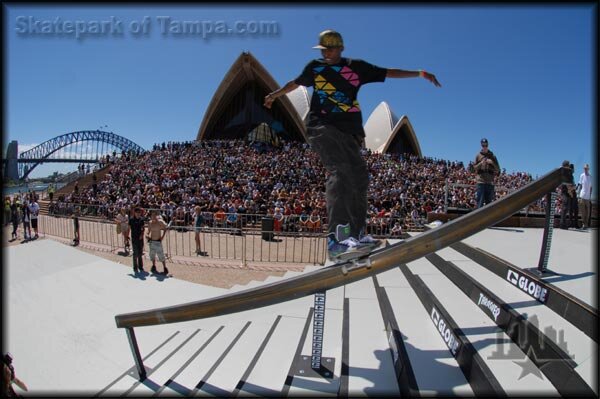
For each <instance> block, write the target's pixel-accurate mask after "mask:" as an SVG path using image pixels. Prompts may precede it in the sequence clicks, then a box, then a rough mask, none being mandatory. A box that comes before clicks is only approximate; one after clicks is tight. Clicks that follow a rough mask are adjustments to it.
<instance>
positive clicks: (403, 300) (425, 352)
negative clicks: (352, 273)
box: [378, 269, 473, 396]
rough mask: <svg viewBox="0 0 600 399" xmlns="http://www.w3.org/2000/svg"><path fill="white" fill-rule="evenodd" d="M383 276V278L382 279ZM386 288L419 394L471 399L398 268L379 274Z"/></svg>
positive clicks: (464, 383) (467, 383)
mask: <svg viewBox="0 0 600 399" xmlns="http://www.w3.org/2000/svg"><path fill="white" fill-rule="evenodd" d="M384 274H385V276H384ZM381 276H382V278H379V277H378V282H380V285H381V286H382V287H383V288H384V289H385V292H386V294H387V296H388V298H389V302H390V304H391V306H392V310H393V313H394V318H395V320H396V323H397V325H398V329H399V332H400V333H401V336H402V338H403V341H404V346H405V348H406V351H407V355H408V358H409V361H410V366H411V367H412V369H413V372H414V375H415V379H416V383H417V386H418V388H419V394H421V395H423V396H436V395H439V396H454V395H458V396H473V390H472V389H471V385H470V384H469V382H468V381H467V379H466V378H465V375H464V374H463V372H462V370H461V369H460V366H459V364H458V363H457V361H456V359H454V357H453V356H452V355H451V353H450V352H449V350H448V347H447V346H446V343H445V342H444V341H443V339H442V338H441V336H440V334H439V332H438V331H437V330H436V329H435V328H434V327H433V324H432V321H431V315H430V314H429V312H428V311H427V310H425V308H423V306H422V304H421V301H420V300H419V298H418V297H417V295H416V294H415V292H414V290H413V289H412V288H411V287H410V284H409V283H408V281H406V278H405V277H404V275H403V274H402V272H401V271H400V270H399V269H392V270H389V271H387V272H385V273H382V275H381Z"/></svg>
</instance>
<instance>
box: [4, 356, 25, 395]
mask: <svg viewBox="0 0 600 399" xmlns="http://www.w3.org/2000/svg"><path fill="white" fill-rule="evenodd" d="M12 360H13V359H12V356H11V355H10V353H6V354H5V355H4V357H3V358H2V369H3V373H2V384H3V385H4V386H3V391H4V396H5V397H7V398H16V397H19V396H20V395H19V394H17V393H16V392H15V391H14V389H13V387H12V384H13V383H15V384H16V385H17V386H18V387H19V388H21V389H22V390H23V391H27V385H25V383H24V382H23V381H21V380H20V379H19V378H18V377H17V376H16V375H15V368H14V367H13V365H12Z"/></svg>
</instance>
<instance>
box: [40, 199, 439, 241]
mask: <svg viewBox="0 0 600 399" xmlns="http://www.w3.org/2000/svg"><path fill="white" fill-rule="evenodd" d="M76 207H79V208H80V211H81V215H82V216H83V217H88V218H97V219H98V220H100V221H104V222H113V221H114V219H115V217H116V216H117V213H118V209H117V208H115V207H108V206H105V205H94V204H76V203H65V202H53V203H52V204H49V207H48V215H51V216H67V217H70V216H71V215H72V214H73V211H74V210H75V208H76ZM152 210H156V211H158V212H159V213H160V215H161V217H162V218H163V220H165V221H166V222H167V223H169V222H171V223H172V225H173V228H174V229H177V230H179V229H181V230H191V229H193V227H192V223H193V219H194V218H193V216H192V214H191V213H190V212H185V213H184V214H183V215H181V216H177V215H175V214H171V213H167V212H164V211H163V210H160V209H147V210H146V213H147V214H149V212H150V211H152ZM202 215H203V217H204V222H203V226H204V227H206V228H215V229H234V230H235V229H242V230H243V231H244V232H246V233H248V232H249V231H252V230H256V229H259V228H261V222H262V220H263V219H264V218H272V219H273V223H274V227H273V230H274V231H275V232H276V233H277V234H280V235H283V236H286V235H289V236H294V235H297V234H304V235H306V234H308V235H312V234H323V233H325V232H326V231H327V218H326V217H320V218H319V219H318V220H311V219H310V217H308V216H307V218H303V216H302V215H296V214H294V215H283V216H282V218H281V220H275V218H274V215H272V214H268V215H267V214H248V213H214V212H202ZM426 222H427V221H426V218H423V217H419V218H416V219H413V218H411V217H410V216H408V217H391V216H385V217H370V218H368V219H367V225H366V230H367V231H366V232H367V234H371V235H373V236H377V237H380V238H385V237H399V236H401V235H402V233H403V232H406V231H408V230H409V229H410V228H411V227H412V228H413V229H414V228H417V229H418V228H420V227H422V225H423V224H425V223H426ZM417 231H420V230H417Z"/></svg>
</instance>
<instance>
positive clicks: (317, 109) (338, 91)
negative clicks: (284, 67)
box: [294, 58, 387, 138]
mask: <svg viewBox="0 0 600 399" xmlns="http://www.w3.org/2000/svg"><path fill="white" fill-rule="evenodd" d="M386 73H387V69H386V68H381V67H378V66H375V65H372V64H369V63H368V62H366V61H363V60H351V59H349V58H341V59H340V61H339V62H338V63H337V64H333V65H329V64H327V63H326V62H325V60H323V59H317V60H313V61H311V62H309V63H308V64H307V65H306V66H305V67H304V70H303V71H302V73H301V74H300V76H298V77H297V78H296V79H295V80H294V82H295V83H296V84H299V85H302V86H307V87H309V86H313V88H314V90H313V94H312V99H311V101H310V112H309V114H308V121H307V126H308V127H311V126H316V125H319V124H323V123H331V124H333V125H335V126H336V127H337V128H338V129H340V130H341V131H343V132H346V133H350V134H354V135H357V136H359V137H361V138H362V137H364V136H365V132H364V130H363V127H362V113H361V110H360V105H359V103H358V100H357V95H358V90H359V89H360V87H361V86H362V85H364V84H367V83H371V82H383V81H385V77H386Z"/></svg>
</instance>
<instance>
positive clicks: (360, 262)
mask: <svg viewBox="0 0 600 399" xmlns="http://www.w3.org/2000/svg"><path fill="white" fill-rule="evenodd" d="M348 262H350V263H351V265H350V267H348V264H343V265H342V273H343V274H344V276H345V275H347V274H348V272H349V271H350V270H354V269H358V268H361V267H366V268H367V269H370V268H371V257H370V255H367V256H363V257H360V258H354V259H350V260H348Z"/></svg>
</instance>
